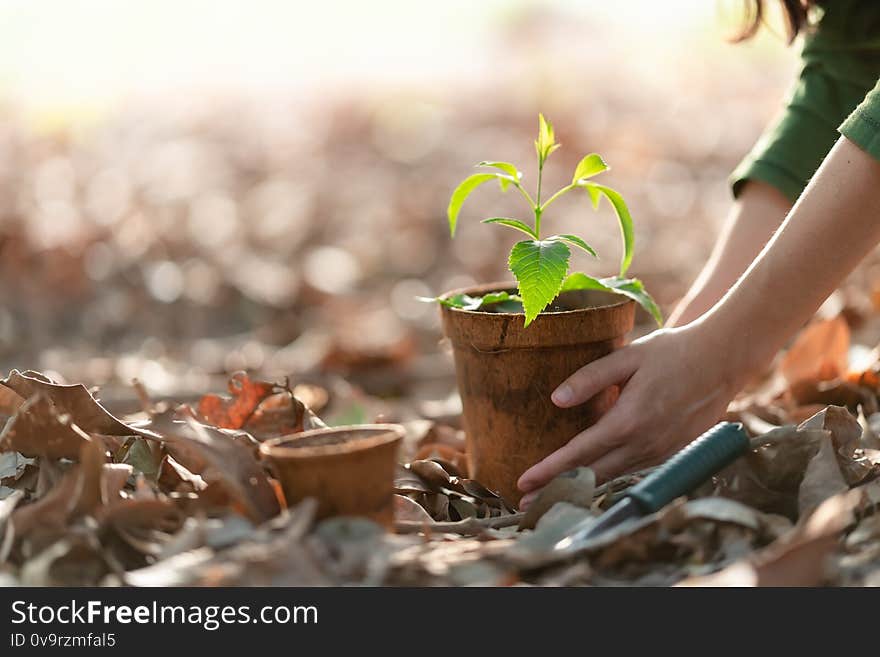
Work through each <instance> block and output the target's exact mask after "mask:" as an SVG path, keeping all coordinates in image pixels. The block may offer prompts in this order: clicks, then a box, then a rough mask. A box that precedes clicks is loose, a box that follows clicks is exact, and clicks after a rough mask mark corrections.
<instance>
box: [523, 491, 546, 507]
mask: <svg viewBox="0 0 880 657" xmlns="http://www.w3.org/2000/svg"><path fill="white" fill-rule="evenodd" d="M540 492H541V491H540V490H533V491H532V492H531V493H526V494H525V495H523V496H522V497H521V498H520V500H519V510H520V511H525V510H526V509H528V508H529V505H530V504H531V503H532V502H534V501H535V498H536V497H538V493H540Z"/></svg>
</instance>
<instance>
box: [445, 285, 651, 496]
mask: <svg viewBox="0 0 880 657" xmlns="http://www.w3.org/2000/svg"><path fill="white" fill-rule="evenodd" d="M515 289H516V288H514V287H512V286H511V285H510V284H509V283H494V284H490V285H482V286H477V287H470V288H464V289H461V290H454V291H452V292H448V293H447V294H446V295H444V296H453V295H455V294H461V293H465V294H469V295H473V296H479V295H484V294H487V293H488V292H496V291H499V290H507V291H509V292H514V291H515ZM552 308H553V309H555V310H556V311H552V312H545V313H543V314H541V315H539V316H538V317H537V318H536V319H535V321H533V322H532V323H531V324H530V325H529V326H528V327H527V328H524V327H523V321H524V318H523V315H522V314H521V313H501V312H487V311H468V310H460V309H457V308H447V307H446V306H441V315H442V319H443V331H444V333H445V334H446V336H447V337H448V338H449V340H450V342H451V343H452V349H453V354H454V357H455V371H456V377H457V379H458V390H459V393H460V395H461V401H462V406H463V411H464V418H463V420H464V428H465V431H466V433H467V445H468V464H469V466H470V468H471V470H470V476H471V477H473V478H474V479H476V480H477V481H479V482H480V483H481V484H483V485H484V486H486V487H488V488H490V489H492V490H494V491H496V492H498V493H500V494H501V496H502V497H504V498H505V499H506V500H507V501H508V502H510V503H511V504H517V503H518V502H519V499H520V497H521V495H522V493H521V492H520V491H519V490H518V489H517V487H516V481H517V479H519V477H520V475H522V473H523V472H525V471H526V470H527V469H528V468H529V467H531V466H532V465H534V464H535V463H537V462H538V461H540V460H542V459H543V458H544V457H546V456H547V455H549V454H550V453H552V452H554V451H555V450H557V449H559V448H560V447H562V446H563V445H564V444H565V443H567V442H568V441H569V440H570V439H571V438H573V437H574V436H575V435H577V434H578V433H579V432H581V431H582V430H584V429H586V428H587V427H589V426H590V425H591V424H594V423H595V422H596V420H598V419H599V417H601V415H602V414H603V413H604V412H605V411H606V410H607V409H608V408H609V407H610V406H611V404H613V403H614V401H615V399H616V397H617V394H618V391H617V388H610V389H608V390H605V391H603V392H602V393H600V394H598V395H596V396H595V397H594V398H593V399H591V400H590V401H589V402H587V403H586V404H583V405H581V406H577V407H575V408H569V409H560V408H557V407H556V406H555V405H554V404H553V402H552V401H550V394H551V393H552V392H553V390H554V389H555V388H556V386H558V385H559V384H560V383H562V381H564V380H565V379H566V378H567V377H568V376H569V375H570V374H572V373H573V372H574V371H575V370H577V369H578V368H580V367H581V366H583V365H586V364H587V363H589V362H591V361H593V360H596V359H597V358H601V357H602V356H605V355H607V354H608V353H610V352H611V351H612V350H613V349H616V348H618V347H620V346H622V345H623V344H624V339H625V336H626V334H627V333H628V332H629V331H630V330H632V327H633V321H634V317H635V302H633V301H631V300H629V299H627V298H626V297H622V296H620V295H617V294H613V293H610V292H602V291H597V290H578V291H572V292H565V293H563V294H562V295H560V297H559V298H558V299H557V301H556V302H554V305H553V307H552Z"/></svg>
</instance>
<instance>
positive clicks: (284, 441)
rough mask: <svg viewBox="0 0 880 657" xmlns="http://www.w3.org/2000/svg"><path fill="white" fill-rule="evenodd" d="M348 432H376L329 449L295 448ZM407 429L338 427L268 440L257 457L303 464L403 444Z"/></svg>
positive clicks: (351, 425)
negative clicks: (316, 438)
mask: <svg viewBox="0 0 880 657" xmlns="http://www.w3.org/2000/svg"><path fill="white" fill-rule="evenodd" d="M351 431H375V433H376V435H374V436H362V437H353V438H351V439H350V440H346V441H345V442H342V443H335V444H331V445H308V446H304V447H297V446H296V444H295V443H296V442H297V441H298V440H302V439H304V438H311V437H313V436H325V435H328V434H335V433H346V432H351ZM405 435H406V429H405V428H404V427H403V426H402V425H400V424H349V425H345V426H341V427H324V428H321V429H311V430H309V431H301V432H300V433H291V434H287V435H284V436H278V437H276V438H271V439H269V440H267V441H265V442H263V443H261V444H260V454H262V455H263V456H265V457H268V458H273V459H292V460H302V459H310V458H315V457H322V456H339V455H344V454H352V453H355V452H361V451H364V450H368V449H372V448H373V447H379V446H381V445H386V444H389V443H392V442H395V441H399V440H402V439H403V437H404V436H405Z"/></svg>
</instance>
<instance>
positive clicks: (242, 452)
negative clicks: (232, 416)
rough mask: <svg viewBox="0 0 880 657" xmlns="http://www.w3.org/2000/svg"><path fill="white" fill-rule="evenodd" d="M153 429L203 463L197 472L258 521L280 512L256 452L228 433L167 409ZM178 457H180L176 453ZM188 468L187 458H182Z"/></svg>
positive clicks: (153, 424) (155, 418)
mask: <svg viewBox="0 0 880 657" xmlns="http://www.w3.org/2000/svg"><path fill="white" fill-rule="evenodd" d="M150 429H151V430H152V431H155V432H156V433H157V434H159V435H161V436H162V439H163V440H164V441H166V442H167V443H169V446H175V447H178V448H180V450H179V453H182V454H185V455H189V456H190V457H191V458H194V459H195V460H197V461H199V462H201V463H203V464H204V466H203V467H202V468H201V469H200V470H199V472H198V474H200V475H201V476H202V478H203V479H204V480H205V481H206V482H207V483H208V484H212V483H218V484H220V485H222V487H223V488H224V489H225V490H226V492H227V493H228V494H229V495H230V496H231V497H232V498H233V499H234V500H235V501H236V502H237V503H238V504H239V505H240V508H241V511H242V512H243V513H244V514H245V515H246V516H248V517H249V518H251V519H252V520H254V521H256V522H262V521H264V520H268V519H269V518H271V517H272V516H275V515H277V514H278V512H279V511H280V507H279V504H278V500H277V498H276V496H275V491H274V488H273V487H272V485H271V484H270V483H269V478H268V475H267V474H266V472H265V470H263V468H262V466H261V465H260V463H259V462H258V461H256V460H255V459H254V457H253V452H252V451H251V450H250V449H249V448H248V447H245V446H243V445H241V444H240V443H238V442H236V440H235V439H234V438H232V437H231V436H230V435H229V434H227V433H225V432H223V431H220V430H219V429H215V428H213V427H209V426H206V425H204V424H200V423H199V422H197V421H196V420H195V418H194V417H192V416H191V415H188V414H187V413H186V412H181V414H180V417H179V418H178V415H177V414H176V412H173V411H168V412H165V413H162V414H159V415H156V416H154V417H153V420H152V423H151V424H150ZM175 459H177V460H180V459H178V456H177V455H175ZM181 462H182V463H183V464H184V466H185V467H187V468H188V469H189V467H188V465H187V464H186V462H185V461H181Z"/></svg>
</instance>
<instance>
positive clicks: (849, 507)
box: [680, 489, 862, 586]
mask: <svg viewBox="0 0 880 657" xmlns="http://www.w3.org/2000/svg"><path fill="white" fill-rule="evenodd" d="M861 501H862V494H861V492H860V491H859V490H858V489H856V490H852V491H849V492H847V493H842V494H840V495H835V496H834V497H831V498H829V499H827V500H825V502H823V503H822V505H821V506H820V507H819V508H818V509H816V511H815V512H814V513H813V514H812V515H811V516H810V517H809V518H807V519H806V520H805V521H804V522H802V523H800V524H799V525H798V526H797V527H795V528H794V529H793V530H792V531H791V532H789V533H788V534H786V535H785V536H784V537H782V538H781V539H779V540H778V541H776V542H775V543H773V544H771V545H770V546H768V547H767V548H765V549H764V550H761V551H759V552H757V553H755V555H754V556H751V557H749V558H747V559H745V560H743V561H740V562H737V563H735V564H733V565H731V566H728V567H727V568H725V569H724V570H721V571H720V572H717V573H714V574H712V575H708V576H705V577H694V578H690V579H687V580H685V581H683V582H681V583H680V586H817V585H819V584H822V583H823V582H824V581H825V578H826V576H827V569H826V559H827V558H828V556H829V555H830V554H831V553H832V552H833V551H834V549H835V548H836V547H837V545H838V542H839V539H840V535H841V533H842V532H843V531H844V530H845V529H846V528H847V527H848V526H849V525H850V524H851V523H852V522H853V520H854V513H855V510H856V509H857V508H858V507H859V505H860V503H861Z"/></svg>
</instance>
